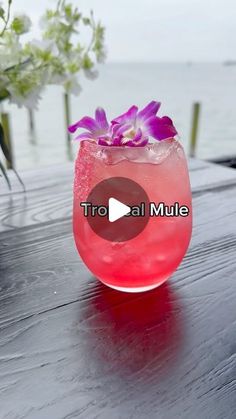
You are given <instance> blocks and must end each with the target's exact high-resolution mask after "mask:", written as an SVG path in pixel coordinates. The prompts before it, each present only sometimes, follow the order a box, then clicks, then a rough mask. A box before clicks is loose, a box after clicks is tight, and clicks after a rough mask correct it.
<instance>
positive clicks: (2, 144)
mask: <svg viewBox="0 0 236 419" xmlns="http://www.w3.org/2000/svg"><path fill="white" fill-rule="evenodd" d="M0 147H1V149H2V152H3V154H4V156H5V158H6V159H7V160H8V161H9V163H10V164H11V165H12V163H13V162H12V158H11V153H10V151H9V149H8V147H7V145H6V143H5V140H4V131H3V127H2V124H1V123H0Z"/></svg>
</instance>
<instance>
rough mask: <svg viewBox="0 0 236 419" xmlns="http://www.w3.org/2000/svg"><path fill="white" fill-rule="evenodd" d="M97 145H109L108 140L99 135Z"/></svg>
mask: <svg viewBox="0 0 236 419" xmlns="http://www.w3.org/2000/svg"><path fill="white" fill-rule="evenodd" d="M98 145H106V146H108V145H110V144H109V142H108V138H105V137H99V138H98Z"/></svg>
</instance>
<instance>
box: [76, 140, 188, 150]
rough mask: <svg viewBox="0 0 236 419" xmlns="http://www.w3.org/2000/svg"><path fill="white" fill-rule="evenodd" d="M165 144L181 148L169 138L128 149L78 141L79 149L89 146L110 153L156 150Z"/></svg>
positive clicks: (124, 146)
mask: <svg viewBox="0 0 236 419" xmlns="http://www.w3.org/2000/svg"><path fill="white" fill-rule="evenodd" d="M166 142H168V143H169V144H178V145H180V146H182V145H181V143H180V142H179V141H178V139H177V138H174V137H170V138H166V139H165V140H160V141H158V140H156V141H154V142H151V143H147V144H146V145H145V146H141V147H137V146H136V147H130V146H127V145H122V146H114V145H113V146H106V145H102V144H98V143H97V142H96V141H93V140H91V139H84V140H81V141H80V147H81V146H86V145H88V146H91V147H93V148H96V149H98V150H106V151H108V150H111V151H113V150H114V151H115V150H116V151H118V150H150V149H152V148H154V147H155V148H156V147H158V146H160V145H161V144H163V143H166Z"/></svg>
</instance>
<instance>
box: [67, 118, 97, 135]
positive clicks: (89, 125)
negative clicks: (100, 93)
mask: <svg viewBox="0 0 236 419" xmlns="http://www.w3.org/2000/svg"><path fill="white" fill-rule="evenodd" d="M78 128H85V129H87V130H88V131H90V132H94V131H96V130H97V128H98V127H97V123H96V121H95V120H94V119H93V118H90V117H89V116H84V117H83V118H82V119H80V120H79V121H78V122H76V123H75V124H74V125H70V126H69V128H68V129H69V131H70V132H75V131H76V130H77V129H78Z"/></svg>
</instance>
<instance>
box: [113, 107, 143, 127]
mask: <svg viewBox="0 0 236 419" xmlns="http://www.w3.org/2000/svg"><path fill="white" fill-rule="evenodd" d="M137 112H138V108H137V106H135V105H133V106H131V108H129V109H128V111H127V112H125V113H123V114H122V115H120V116H118V117H117V118H115V119H113V120H112V124H114V123H115V124H125V123H128V122H129V123H133V122H134V121H135V118H136V115H137Z"/></svg>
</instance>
